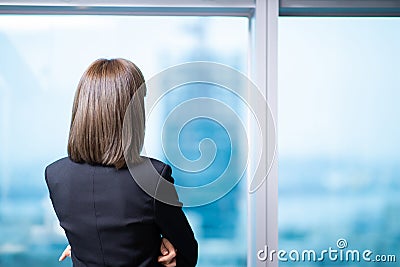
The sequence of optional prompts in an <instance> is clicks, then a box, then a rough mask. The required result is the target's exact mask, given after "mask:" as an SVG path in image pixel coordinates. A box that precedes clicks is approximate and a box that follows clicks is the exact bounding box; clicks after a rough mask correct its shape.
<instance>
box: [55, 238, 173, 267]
mask: <svg viewBox="0 0 400 267" xmlns="http://www.w3.org/2000/svg"><path fill="white" fill-rule="evenodd" d="M160 252H161V255H162V256H159V257H158V262H159V263H161V264H162V265H164V266H165V267H175V266H176V250H175V248H174V246H173V245H172V244H171V242H169V241H168V239H166V238H163V239H162V240H161V247H160ZM67 257H71V246H70V245H68V246H67V247H66V248H65V249H64V251H63V253H62V254H61V256H60V258H59V259H58V261H63V260H65V259H66V258H67Z"/></svg>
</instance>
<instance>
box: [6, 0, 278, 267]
mask: <svg viewBox="0 0 400 267" xmlns="http://www.w3.org/2000/svg"><path fill="white" fill-rule="evenodd" d="M278 11H279V3H278V0H212V1H211V0H152V1H149V0H116V1H112V0H109V1H107V0H81V1H79V0H41V1H35V2H32V1H30V0H22V1H21V0H17V1H0V15H1V14H44V15H46V14H49V15H50V14H60V15H61V14H65V15H73V14H85V15H88V14H91V15H134V16H149V15H152V16H233V17H234V16H241V17H248V18H249V21H250V23H249V25H250V27H249V33H250V34H249V36H250V40H249V47H250V49H249V50H250V54H249V56H248V60H249V61H248V62H249V64H248V65H249V73H250V76H251V78H252V80H253V81H254V82H255V84H256V85H257V86H258V88H259V89H260V90H261V92H262V93H263V94H264V95H265V97H266V98H267V100H268V102H269V105H270V107H271V111H272V113H273V116H274V117H275V120H276V119H277V79H278V78H277V69H278V68H277V39H278V37H277V25H278ZM266 114H267V107H265V116H262V117H264V118H267V116H266ZM257 115H260V114H257ZM266 123H267V125H268V124H270V123H272V122H268V121H267V122H266ZM264 138H265V142H266V143H267V146H270V145H274V144H272V141H271V140H270V138H269V136H267V137H264ZM275 141H276V140H275ZM264 154H267V151H265V153H264ZM261 164H262V167H263V168H265V170H267V167H268V166H267V159H266V158H264V159H262V162H261ZM277 166H278V164H277V162H276V159H275V162H274V164H273V166H272V168H271V171H270V173H269V176H268V178H267V180H266V181H265V182H264V183H263V184H262V185H261V187H260V188H259V189H258V190H257V191H256V192H255V193H253V194H249V195H248V203H249V204H248V208H249V210H248V251H247V255H248V256H247V266H249V267H255V266H257V267H259V266H271V267H272V266H278V262H277V260H276V259H274V261H270V260H267V261H259V260H258V259H257V251H259V250H260V249H264V247H265V246H268V250H269V251H271V250H276V251H277V250H278V216H277V210H278V169H277Z"/></svg>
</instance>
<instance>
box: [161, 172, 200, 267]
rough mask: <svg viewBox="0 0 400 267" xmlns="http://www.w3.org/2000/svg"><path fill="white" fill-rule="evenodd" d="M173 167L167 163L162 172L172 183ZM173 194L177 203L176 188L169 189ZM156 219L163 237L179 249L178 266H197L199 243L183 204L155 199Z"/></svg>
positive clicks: (171, 194)
mask: <svg viewBox="0 0 400 267" xmlns="http://www.w3.org/2000/svg"><path fill="white" fill-rule="evenodd" d="M171 173H172V170H171V167H170V166H168V165H165V167H164V169H163V171H162V172H161V175H162V177H164V178H165V179H166V180H167V181H169V182H170V183H173V182H174V179H173V178H172V176H171ZM167 190H168V191H170V192H169V194H170V197H171V196H174V198H176V199H175V201H174V202H176V203H179V199H178V195H177V193H176V190H175V188H174V187H173V186H172V187H171V189H167ZM154 212H155V219H156V223H157V225H158V227H159V228H160V230H161V234H162V235H163V237H165V238H167V239H168V240H169V241H171V243H172V244H173V245H174V247H175V249H176V250H177V256H176V265H177V266H178V267H181V266H184V267H191V266H196V263H197V257H198V244H197V241H196V239H195V237H194V234H193V231H192V228H191V227H190V225H189V222H188V220H187V218H186V216H185V214H184V213H183V211H182V207H181V206H174V205H170V204H166V203H163V202H161V201H158V200H156V199H155V200H154Z"/></svg>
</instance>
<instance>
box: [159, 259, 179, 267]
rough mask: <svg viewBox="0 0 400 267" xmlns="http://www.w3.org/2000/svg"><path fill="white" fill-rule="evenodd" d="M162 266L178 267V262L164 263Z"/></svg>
mask: <svg viewBox="0 0 400 267" xmlns="http://www.w3.org/2000/svg"><path fill="white" fill-rule="evenodd" d="M162 265H164V266H165V267H176V260H175V259H174V260H173V261H172V262H170V263H166V264H164V263H162Z"/></svg>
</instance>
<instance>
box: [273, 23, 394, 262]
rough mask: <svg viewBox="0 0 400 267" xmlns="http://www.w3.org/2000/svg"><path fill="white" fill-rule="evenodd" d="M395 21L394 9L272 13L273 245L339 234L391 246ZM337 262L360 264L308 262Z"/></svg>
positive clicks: (382, 248) (367, 244)
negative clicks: (351, 14)
mask: <svg viewBox="0 0 400 267" xmlns="http://www.w3.org/2000/svg"><path fill="white" fill-rule="evenodd" d="M399 27H400V20H399V19H398V18H294V17H286V18H280V19H279V45H280V47H279V48H280V50H279V123H278V125H279V127H278V128H279V129H278V132H279V155H280V158H279V161H280V162H279V168H280V169H279V175H280V178H279V247H280V249H284V250H286V251H290V250H291V249H297V250H309V249H314V250H317V251H322V250H323V249H328V248H329V247H332V248H334V249H337V245H336V242H337V240H338V239H340V238H344V239H346V241H347V244H348V249H358V250H360V251H363V250H366V249H368V250H371V251H373V253H374V254H373V255H374V256H375V255H378V254H385V255H391V254H396V253H397V251H395V248H398V247H399V246H400V241H399V238H398V237H399V236H400V231H399V229H398V227H397V225H398V211H399V209H400V202H399V197H398V196H399V193H400V183H399V179H398V176H399V173H400V169H399V162H398V159H399V156H400V155H399V151H400V142H399V140H398V136H399V134H400V127H399V123H398V116H397V114H398V113H399V106H398V102H399V100H400V94H399V90H398V88H399V84H400V76H399V75H398V73H399V67H398V62H399V60H400V53H399V49H398V47H399V46H400V38H399V36H398V34H397V32H398V29H399ZM280 264H281V265H282V266H288V265H290V266H304V265H310V264H305V263H304V262H293V261H288V262H287V263H285V262H281V263H280ZM318 264H319V265H318ZM344 264H346V265H347V264H348V265H351V266H367V265H369V264H370V263H368V262H363V261H361V262H350V263H343V262H339V261H338V262H332V261H328V260H327V259H325V262H320V263H317V265H315V266H322V265H323V266H333V265H334V266H336V265H337V266H343V265H344ZM388 264H389V263H388ZM391 264H394V263H391ZM390 266H394V265H390Z"/></svg>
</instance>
